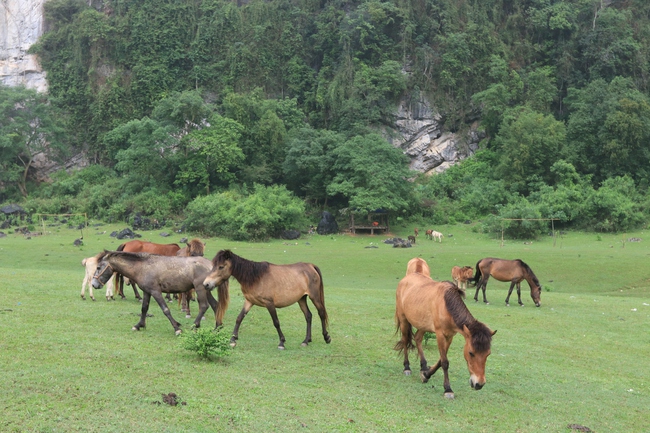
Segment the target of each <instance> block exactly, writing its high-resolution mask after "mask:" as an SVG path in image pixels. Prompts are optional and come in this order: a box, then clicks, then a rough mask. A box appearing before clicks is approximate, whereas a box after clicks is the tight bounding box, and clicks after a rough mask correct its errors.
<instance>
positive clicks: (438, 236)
mask: <svg viewBox="0 0 650 433" xmlns="http://www.w3.org/2000/svg"><path fill="white" fill-rule="evenodd" d="M434 239H438V241H439V242H442V233H440V232H437V231H435V230H431V240H434Z"/></svg>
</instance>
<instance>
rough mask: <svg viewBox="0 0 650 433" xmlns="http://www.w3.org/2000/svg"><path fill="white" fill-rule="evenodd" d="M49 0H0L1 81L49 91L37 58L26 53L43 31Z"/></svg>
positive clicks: (11, 84) (10, 84)
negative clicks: (47, 1) (46, 6)
mask: <svg viewBox="0 0 650 433" xmlns="http://www.w3.org/2000/svg"><path fill="white" fill-rule="evenodd" d="M45 1H46V0H0V82H2V83H3V84H5V85H8V86H18V85H24V86H25V87H28V88H31V89H36V90H38V91H39V92H44V91H47V81H46V80H45V73H44V72H43V70H42V69H41V66H40V64H39V63H38V59H37V58H36V56H34V55H33V54H27V50H28V49H29V47H30V46H31V45H32V44H33V43H34V42H36V41H37V40H38V38H39V36H41V34H43V30H44V29H43V26H44V17H43V3H45Z"/></svg>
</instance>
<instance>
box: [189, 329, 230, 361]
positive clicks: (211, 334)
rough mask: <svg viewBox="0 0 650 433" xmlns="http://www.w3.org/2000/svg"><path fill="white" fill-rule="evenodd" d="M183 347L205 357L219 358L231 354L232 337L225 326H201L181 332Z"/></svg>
mask: <svg viewBox="0 0 650 433" xmlns="http://www.w3.org/2000/svg"><path fill="white" fill-rule="evenodd" d="M181 347H182V348H183V349H186V350H189V351H190V352H194V353H196V354H197V355H198V356H199V357H201V358H204V359H207V358H210V357H211V356H214V357H217V358H219V357H222V356H227V355H230V338H229V337H228V333H227V332H226V331H224V329H223V327H219V328H217V329H210V328H199V329H196V330H194V331H192V332H187V333H183V334H181Z"/></svg>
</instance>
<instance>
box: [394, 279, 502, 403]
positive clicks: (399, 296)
mask: <svg viewBox="0 0 650 433" xmlns="http://www.w3.org/2000/svg"><path fill="white" fill-rule="evenodd" d="M464 297H465V292H464V291H463V290H461V289H460V288H458V286H456V285H455V284H452V283H451V282H449V281H444V282H437V281H434V280H432V279H431V278H429V277H427V276H425V275H423V274H421V273H418V272H412V273H408V274H407V275H406V276H405V277H404V278H402V280H401V281H400V282H399V284H398V286H397V292H396V295H395V325H396V327H397V332H400V333H401V339H400V341H398V342H397V344H396V345H395V350H397V351H400V352H403V353H404V374H405V375H407V376H409V375H410V374H411V367H410V364H409V359H408V352H409V350H411V349H413V348H414V347H415V348H417V351H418V355H419V357H420V379H421V380H422V382H424V383H426V382H427V381H428V380H429V378H430V377H431V376H432V375H433V374H434V373H435V372H436V371H438V369H439V368H441V367H442V371H443V373H444V389H445V392H444V395H445V397H447V398H454V392H453V391H452V389H451V385H450V383H449V373H448V369H449V360H448V358H447V351H448V350H449V346H450V345H451V342H452V340H453V338H454V335H456V334H457V333H458V334H461V335H462V336H463V337H464V338H465V346H464V349H463V354H464V356H465V361H466V362H467V368H468V369H469V372H470V379H469V384H470V386H471V387H472V389H475V390H479V389H481V388H483V386H484V385H485V363H486V361H487V357H488V356H489V355H490V352H491V349H490V346H491V341H492V336H493V335H494V334H495V333H496V331H491V330H490V328H488V327H487V326H486V325H485V324H483V323H481V322H479V321H478V320H476V319H475V318H474V317H473V316H472V314H471V313H470V312H469V310H468V309H467V307H466V306H465V302H463V298H464ZM414 327H415V328H416V329H417V332H415V334H414V333H413V328H414ZM426 332H434V333H435V334H436V342H437V343H438V352H439V354H440V359H439V360H438V362H437V363H436V364H435V365H434V366H432V367H428V366H427V360H426V358H425V357H424V351H423V349H422V339H423V338H424V334H425V333H426ZM414 341H415V345H414V344H413V342H414Z"/></svg>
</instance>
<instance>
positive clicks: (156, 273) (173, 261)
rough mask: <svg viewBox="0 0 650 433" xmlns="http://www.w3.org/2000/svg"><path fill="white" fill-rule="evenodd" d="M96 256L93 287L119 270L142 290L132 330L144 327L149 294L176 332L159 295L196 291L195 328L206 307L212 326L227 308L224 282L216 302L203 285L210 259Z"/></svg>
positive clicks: (177, 327)
mask: <svg viewBox="0 0 650 433" xmlns="http://www.w3.org/2000/svg"><path fill="white" fill-rule="evenodd" d="M97 259H98V263H97V270H96V271H95V275H94V276H93V280H92V285H93V287H94V288H99V287H101V285H102V284H105V283H106V281H108V279H109V278H110V277H111V276H112V275H113V272H119V273H120V274H122V275H124V276H126V277H128V278H129V279H130V280H131V281H134V282H135V283H136V284H137V285H138V286H139V287H140V288H141V289H142V291H143V292H144V298H143V301H142V314H141V316H140V321H139V322H138V323H137V324H136V325H135V326H134V327H133V330H134V331H138V330H140V328H144V327H145V319H146V316H147V311H148V310H149V302H150V300H151V297H152V296H153V298H154V299H155V300H156V302H158V305H160V308H161V309H162V311H163V313H164V314H165V316H167V318H168V319H169V322H170V323H171V324H172V326H173V327H174V330H175V332H176V335H178V334H180V333H181V329H180V326H181V325H180V323H178V322H177V321H176V320H174V318H173V317H172V315H171V313H170V311H169V308H168V307H167V304H166V303H165V299H164V298H163V295H162V294H163V293H186V292H188V291H190V290H192V289H194V290H195V291H196V296H197V300H198V302H199V314H198V315H197V316H196V319H195V320H194V326H196V327H197V328H198V327H199V326H200V325H201V318H202V317H203V315H204V314H205V312H206V310H207V309H208V306H210V307H212V310H214V315H215V322H216V326H221V324H222V322H223V316H224V314H225V313H226V310H227V309H228V302H229V293H228V281H227V280H226V281H224V282H223V283H222V284H220V285H219V286H218V291H217V295H218V298H219V301H218V302H217V300H216V299H215V298H214V296H213V295H212V293H211V291H209V290H206V288H205V287H204V286H203V280H204V279H205V277H206V276H207V275H208V274H209V273H210V270H211V269H212V262H211V261H210V260H208V259H206V258H203V257H175V256H159V255H155V254H148V253H127V252H123V251H104V252H103V253H101V254H100V255H99V256H98V257H97Z"/></svg>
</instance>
